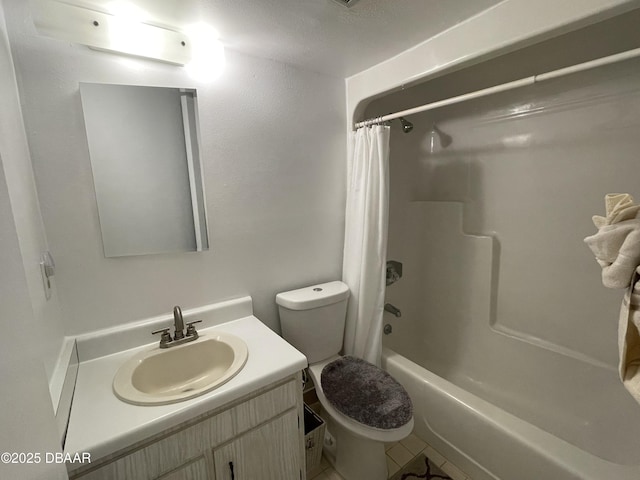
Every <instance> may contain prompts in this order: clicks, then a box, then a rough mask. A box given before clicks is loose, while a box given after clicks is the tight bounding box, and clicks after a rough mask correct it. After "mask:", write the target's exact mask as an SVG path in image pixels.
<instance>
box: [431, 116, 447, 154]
mask: <svg viewBox="0 0 640 480" xmlns="http://www.w3.org/2000/svg"><path fill="white" fill-rule="evenodd" d="M452 143H453V138H451V135H447V134H446V133H444V132H443V131H442V130H440V129H439V128H438V126H437V125H436V124H435V123H434V124H433V125H432V126H431V131H430V132H429V134H428V135H427V148H428V149H429V153H435V152H437V151H439V150H442V149H444V148H447V147H448V146H449V145H451V144H452Z"/></svg>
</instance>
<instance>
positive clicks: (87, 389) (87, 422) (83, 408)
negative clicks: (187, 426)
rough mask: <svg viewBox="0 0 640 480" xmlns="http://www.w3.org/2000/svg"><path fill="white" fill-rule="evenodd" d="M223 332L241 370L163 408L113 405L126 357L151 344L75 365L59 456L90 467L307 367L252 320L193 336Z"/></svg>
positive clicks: (301, 358) (300, 356)
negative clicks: (242, 345) (241, 348)
mask: <svg viewBox="0 0 640 480" xmlns="http://www.w3.org/2000/svg"><path fill="white" fill-rule="evenodd" d="M220 331H222V332H227V333H231V334H234V335H236V336H238V337H240V338H242V339H243V340H244V341H245V342H246V344H247V347H248V349H249V356H248V359H247V363H246V364H245V366H244V368H243V369H242V370H241V371H240V372H239V373H238V374H237V375H236V376H235V377H233V378H232V379H231V380H229V381H228V382H227V383H225V384H224V385H222V386H220V387H218V388H216V389H214V390H212V391H211V392H208V393H205V394H204V395H201V396H199V397H195V398H192V399H189V400H185V401H182V402H178V403H173V404H169V405H150V406H138V405H131V404H129V403H125V402H123V401H122V400H119V399H118V398H117V397H116V396H115V394H114V393H113V389H112V382H113V377H114V375H115V373H116V371H117V370H118V369H119V368H120V366H121V365H122V364H123V363H124V362H125V361H126V360H127V359H129V358H130V357H131V356H133V355H135V354H136V353H138V352H141V351H143V350H149V349H151V348H154V347H157V342H155V343H153V344H147V345H144V346H141V347H138V348H133V349H129V350H125V351H123V352H118V353H112V354H108V355H103V356H100V357H97V358H91V359H88V360H86V361H82V359H81V362H80V367H79V370H78V377H77V381H76V388H75V393H74V398H73V406H72V408H71V417H70V420H69V427H68V431H67V439H66V444H65V452H67V453H70V454H74V453H82V452H89V453H90V454H91V458H92V460H93V461H96V460H98V459H99V458H102V457H104V456H106V455H110V454H112V453H114V452H116V451H118V450H121V449H122V448H125V447H126V446H128V445H132V444H134V443H136V442H139V441H141V440H144V439H145V438H148V437H150V436H152V435H155V434H157V433H160V432H162V431H164V430H167V429H168V428H171V427H174V426H176V425H179V424H180V423H183V422H185V421H188V420H190V419H192V418H194V417H196V416H198V415H200V414H203V413H205V412H207V411H210V410H212V409H215V408H218V407H221V406H223V405H225V404H227V403H229V402H232V401H234V400H237V399H239V398H241V397H243V396H245V395H247V394H249V393H251V392H253V391H255V390H257V389H260V388H262V387H266V386H267V385H269V384H272V383H274V382H277V381H278V380H281V379H284V378H286V377H288V376H290V375H293V374H295V373H296V372H298V371H300V370H302V369H303V368H305V367H306V366H307V360H306V357H305V356H304V355H303V354H302V353H300V352H298V351H297V350H296V349H295V348H293V347H292V346H291V345H289V344H288V343H287V342H285V341H284V340H283V339H282V338H281V337H280V336H278V335H277V334H276V333H274V332H273V331H272V330H271V329H270V328H268V327H267V326H266V325H264V324H263V323H262V322H261V321H260V320H258V319H257V318H256V317H254V316H253V315H249V316H246V317H243V318H239V319H236V320H232V321H228V322H226V323H222V324H219V325H216V326H213V327H209V328H205V329H202V330H199V334H200V336H201V337H206V336H207V335H213V334H215V333H216V332H220Z"/></svg>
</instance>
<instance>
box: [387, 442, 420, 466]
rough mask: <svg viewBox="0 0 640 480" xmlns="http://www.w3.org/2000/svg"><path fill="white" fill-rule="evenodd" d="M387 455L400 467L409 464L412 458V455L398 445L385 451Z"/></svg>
mask: <svg viewBox="0 0 640 480" xmlns="http://www.w3.org/2000/svg"><path fill="white" fill-rule="evenodd" d="M387 455H388V456H389V457H391V460H393V461H394V462H396V463H397V464H398V465H400V466H401V467H403V466H404V465H406V464H407V463H409V462H410V461H411V459H413V457H414V455H413V454H412V453H411V452H410V451H409V450H407V449H406V448H404V447H403V446H402V444H400V443H399V444H397V445H395V446H393V447H392V448H390V449H389V450H388V451H387Z"/></svg>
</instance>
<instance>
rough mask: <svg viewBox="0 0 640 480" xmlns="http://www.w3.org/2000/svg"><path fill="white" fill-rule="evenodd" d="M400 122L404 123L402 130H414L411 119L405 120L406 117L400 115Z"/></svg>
mask: <svg viewBox="0 0 640 480" xmlns="http://www.w3.org/2000/svg"><path fill="white" fill-rule="evenodd" d="M400 123H401V124H402V131H403V132H404V133H409V132H410V131H411V130H413V123H411V122H410V121H409V120H405V119H404V117H400Z"/></svg>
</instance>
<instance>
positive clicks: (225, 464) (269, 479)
mask: <svg viewBox="0 0 640 480" xmlns="http://www.w3.org/2000/svg"><path fill="white" fill-rule="evenodd" d="M302 405H303V404H302V380H301V375H300V374H297V375H294V376H291V377H288V378H287V379H285V380H283V381H281V382H277V383H274V384H272V385H270V386H268V387H265V388H263V389H261V390H258V391H256V392H254V393H252V394H250V395H247V396H246V397H243V398H241V399H240V400H238V401H236V402H233V403H230V404H228V405H225V406H223V407H221V408H218V409H215V410H212V411H211V412H207V413H205V414H203V415H200V416H198V417H197V418H195V419H193V420H191V421H189V422H186V423H184V424H182V425H179V426H177V427H174V428H172V429H170V430H167V431H165V432H163V433H161V434H158V435H155V436H153V437H151V438H150V439H147V440H145V441H143V442H139V443H137V444H134V445H132V446H130V447H128V448H125V449H123V450H121V451H119V452H116V453H114V454H112V455H109V456H108V457H105V458H101V459H98V460H94V461H93V462H92V463H91V464H89V465H83V466H81V467H80V468H78V469H76V470H71V471H70V472H69V477H70V479H71V480H75V479H78V480H119V479H122V480H305V478H306V476H305V465H304V427H303V423H304V420H303V419H304V417H303V410H302V408H303V407H302ZM142 408H144V407H142Z"/></svg>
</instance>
